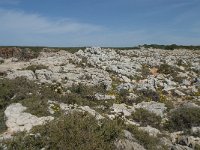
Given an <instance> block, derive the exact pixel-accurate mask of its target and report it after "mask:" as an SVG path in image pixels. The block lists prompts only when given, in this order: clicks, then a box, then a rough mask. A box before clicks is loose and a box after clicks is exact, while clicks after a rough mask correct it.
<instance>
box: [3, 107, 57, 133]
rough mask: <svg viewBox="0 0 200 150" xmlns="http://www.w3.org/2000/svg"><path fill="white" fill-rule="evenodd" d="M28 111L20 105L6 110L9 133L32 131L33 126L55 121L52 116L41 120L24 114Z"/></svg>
mask: <svg viewBox="0 0 200 150" xmlns="http://www.w3.org/2000/svg"><path fill="white" fill-rule="evenodd" d="M26 109H27V108H26V107H24V106H22V105H21V104H20V103H14V104H11V105H9V106H8V107H7V108H6V110H5V112H4V113H5V116H6V118H7V121H6V126H7V127H8V132H9V133H16V132H19V131H30V130H31V128H32V127H33V126H37V125H42V124H45V123H46V122H47V121H51V120H53V119H54V117H52V116H47V117H40V118H39V117H37V116H34V115H32V114H30V113H26V112H24V111H25V110H26Z"/></svg>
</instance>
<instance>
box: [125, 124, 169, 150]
mask: <svg viewBox="0 0 200 150" xmlns="http://www.w3.org/2000/svg"><path fill="white" fill-rule="evenodd" d="M127 130H128V131H130V132H131V133H132V134H133V135H134V137H135V138H136V139H137V140H138V142H139V143H140V144H141V145H143V146H144V147H145V148H146V149H148V150H160V149H162V150H167V147H166V146H164V145H162V144H161V143H160V140H159V138H158V137H153V136H150V135H149V134H148V133H147V132H145V131H142V130H139V129H138V127H136V126H127Z"/></svg>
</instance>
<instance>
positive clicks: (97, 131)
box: [0, 47, 200, 150]
mask: <svg viewBox="0 0 200 150" xmlns="http://www.w3.org/2000/svg"><path fill="white" fill-rule="evenodd" d="M27 51H28V52H23V51H21V50H20V49H18V48H14V49H13V48H8V49H6V48H3V49H0V103H1V104H0V109H1V111H0V120H1V121H0V128H1V129H0V133H1V136H0V141H1V143H2V144H0V148H2V149H43V150H44V149H119V150H121V149H124V150H132V149H133V150H145V149H147V150H148V149H150V150H156V149H158V150H162V149H164V150H165V149H170V150H193V149H195V150H199V149H200V50H187V49H177V50H162V49H152V48H148V49H147V48H142V47H141V48H140V49H134V50H116V49H115V50H114V49H102V48H99V47H93V48H86V49H82V50H79V51H77V52H75V53H70V52H67V51H64V50H59V51H58V50H56V51H55V50H51V49H48V48H44V49H43V50H42V51H41V52H40V53H38V54H35V53H34V54H33V53H31V51H30V50H27ZM63 117H64V118H63ZM88 118H89V119H88ZM63 120H64V123H63V122H62V121H63ZM67 129H69V130H67ZM91 131H92V132H91ZM73 139H74V141H77V143H76V142H74V141H73ZM79 139H80V140H79ZM85 139H88V140H85Z"/></svg>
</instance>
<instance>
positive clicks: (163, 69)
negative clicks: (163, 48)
mask: <svg viewBox="0 0 200 150" xmlns="http://www.w3.org/2000/svg"><path fill="white" fill-rule="evenodd" d="M174 72H175V69H174V67H172V66H170V65H168V64H161V65H160V66H159V68H158V73H162V74H173V73H174Z"/></svg>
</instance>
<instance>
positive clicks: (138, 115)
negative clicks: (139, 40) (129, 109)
mask: <svg viewBox="0 0 200 150" xmlns="http://www.w3.org/2000/svg"><path fill="white" fill-rule="evenodd" d="M131 117H132V119H133V120H135V121H137V122H138V123H140V124H141V125H142V126H147V125H150V126H152V127H156V128H158V127H159V126H160V123H161V120H162V118H161V117H160V116H157V115H156V114H154V113H152V112H150V111H148V110H145V109H142V108H140V109H136V111H135V112H134V113H132V115H131Z"/></svg>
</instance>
